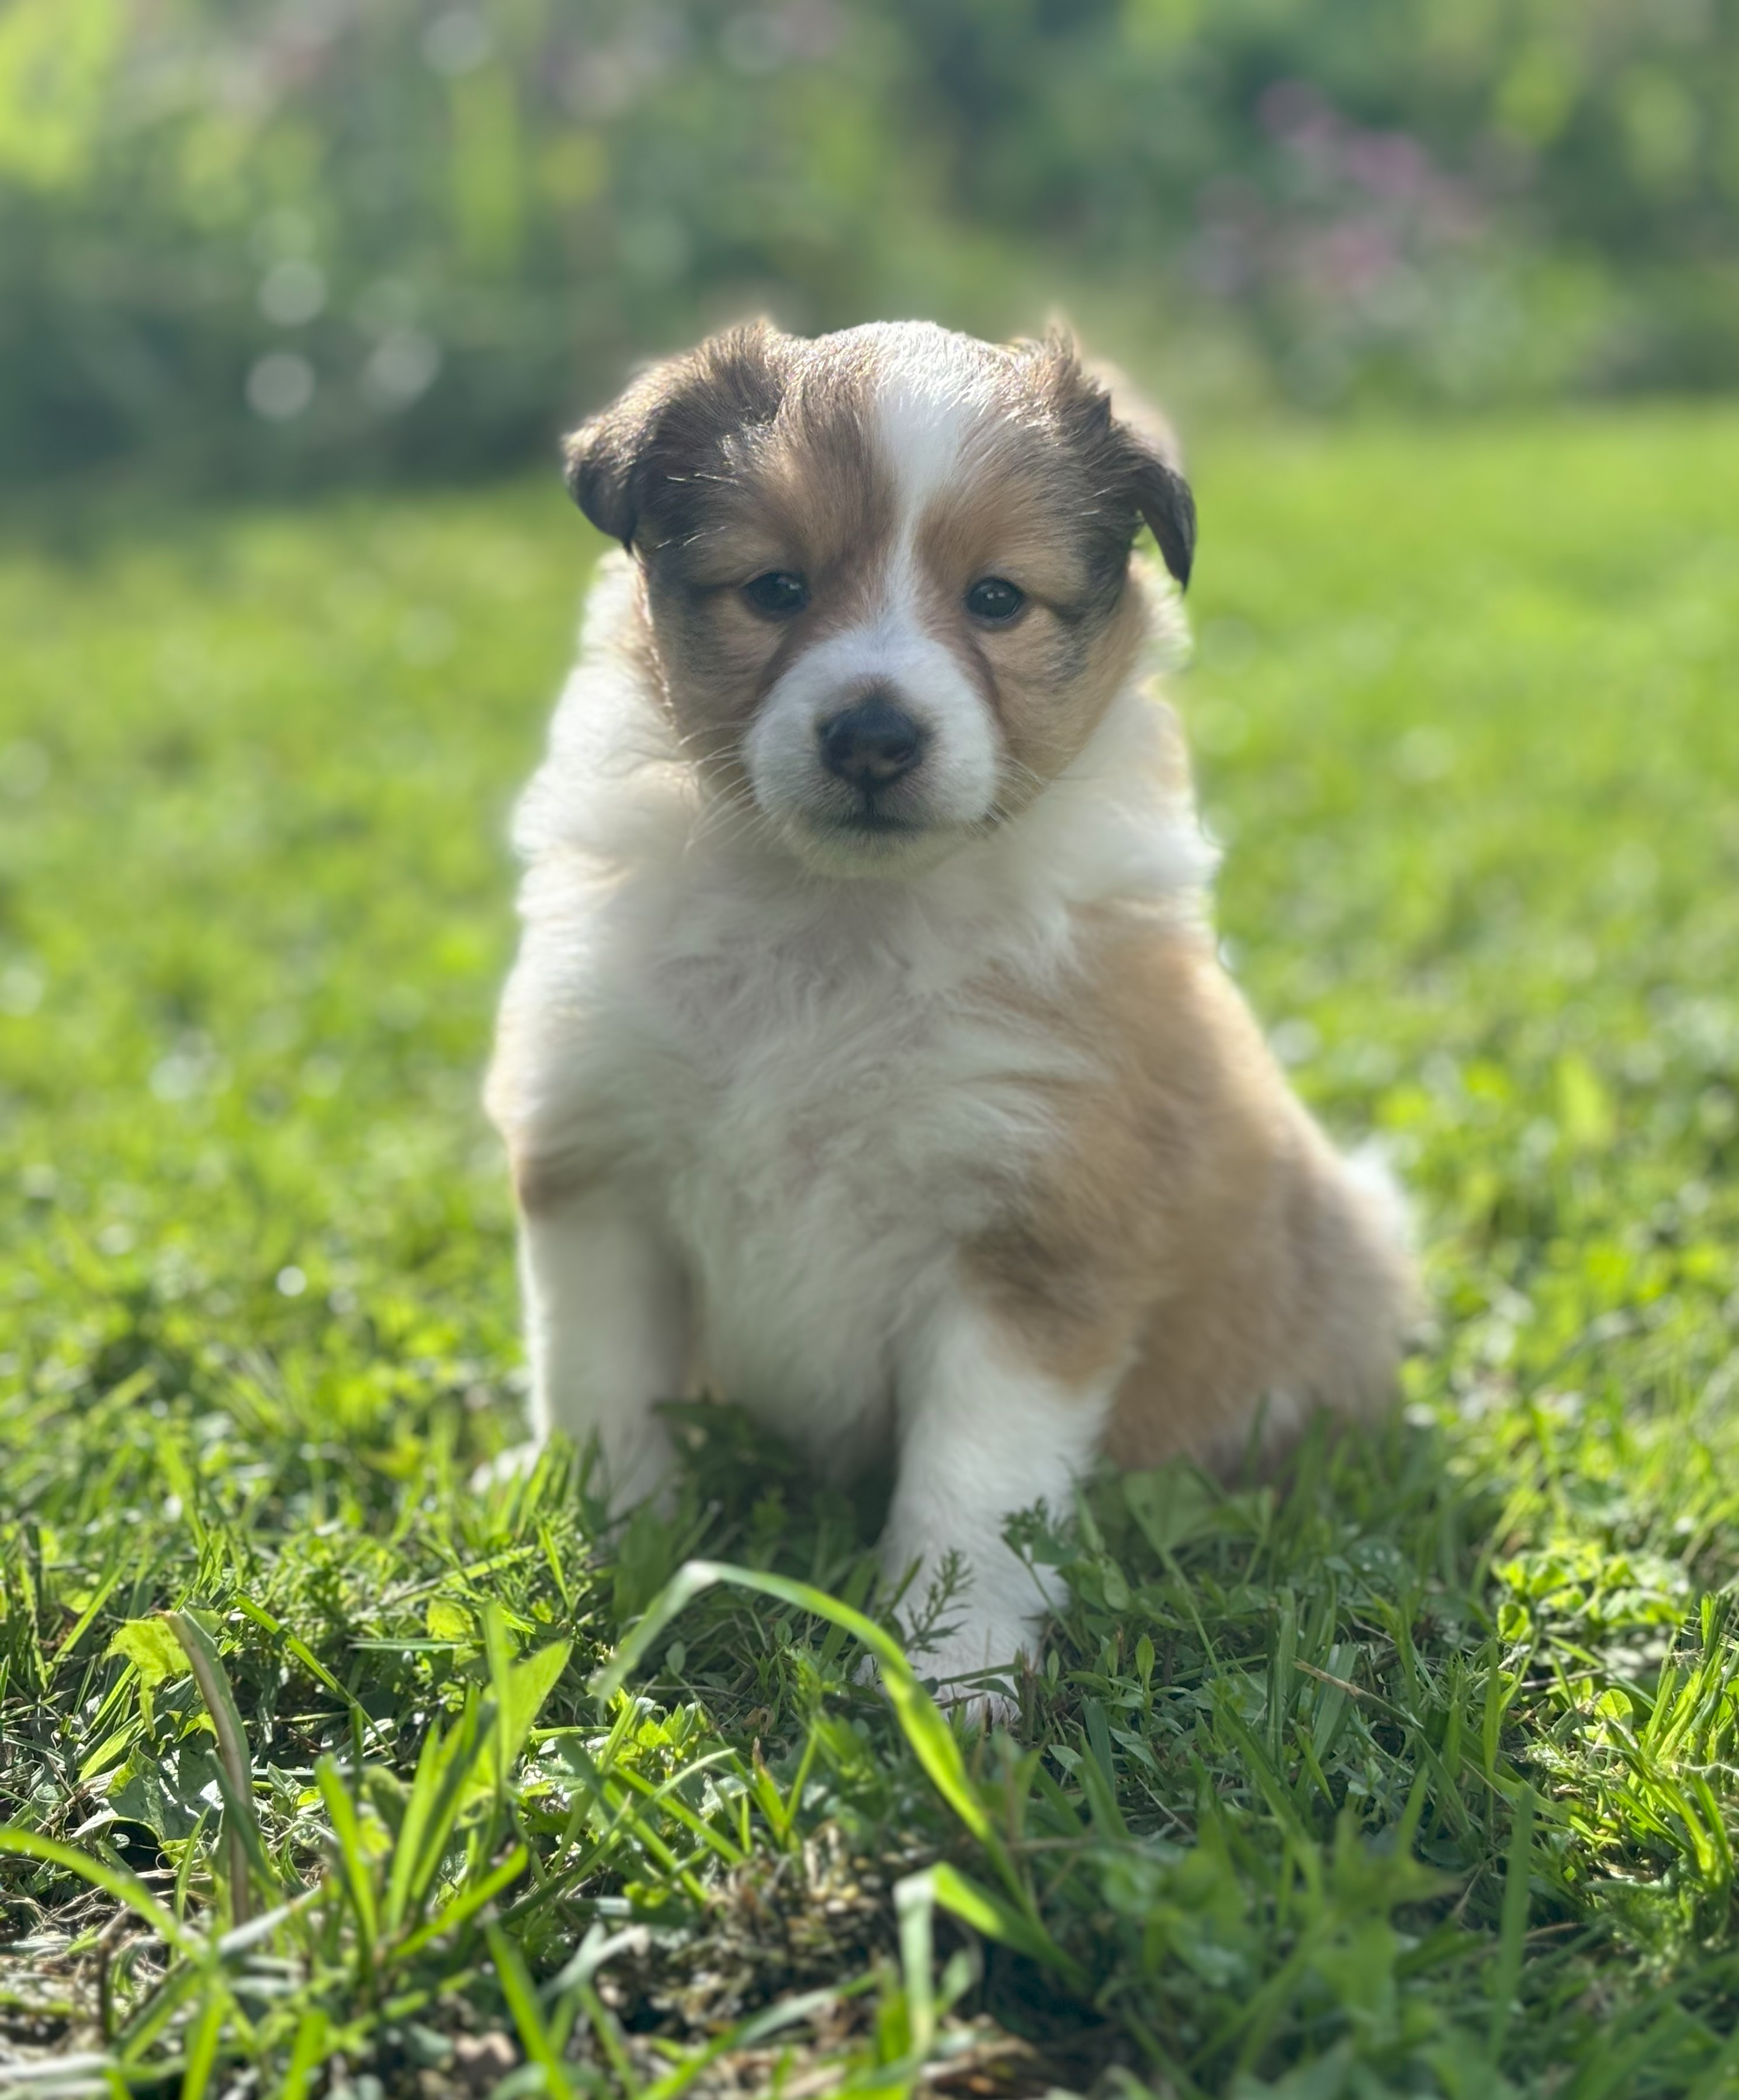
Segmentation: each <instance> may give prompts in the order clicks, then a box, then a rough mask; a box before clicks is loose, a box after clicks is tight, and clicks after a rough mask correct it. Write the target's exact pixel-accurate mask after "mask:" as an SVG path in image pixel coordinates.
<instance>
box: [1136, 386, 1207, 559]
mask: <svg viewBox="0 0 1739 2100" xmlns="http://www.w3.org/2000/svg"><path fill="white" fill-rule="evenodd" d="M1126 427H1127V426H1126ZM1130 435H1131V436H1132V438H1133V439H1134V452H1135V459H1134V494H1135V507H1136V509H1137V510H1138V511H1139V512H1140V513H1141V517H1142V518H1143V519H1144V521H1145V523H1146V525H1147V527H1148V528H1149V530H1150V532H1152V534H1153V536H1154V539H1155V540H1158V542H1159V553H1160V555H1161V557H1162V558H1163V560H1164V562H1165V565H1166V567H1167V568H1168V569H1169V570H1170V571H1172V575H1173V576H1176V579H1177V582H1178V588H1179V589H1186V588H1187V587H1188V585H1189V571H1190V567H1191V565H1192V564H1193V563H1194V560H1195V498H1194V496H1192V495H1191V494H1190V492H1189V483H1188V482H1187V481H1185V479H1184V478H1183V476H1182V475H1181V474H1180V473H1179V472H1178V470H1177V469H1176V467H1175V466H1173V465H1172V462H1171V461H1170V460H1168V459H1167V457H1165V455H1164V453H1163V452H1160V451H1159V449H1158V448H1157V447H1155V446H1154V445H1152V444H1151V443H1149V442H1148V441H1147V440H1146V439H1144V438H1142V437H1141V435H1140V433H1139V432H1136V431H1131V432H1130Z"/></svg>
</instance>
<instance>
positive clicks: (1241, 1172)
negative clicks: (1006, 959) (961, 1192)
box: [969, 908, 1408, 1466]
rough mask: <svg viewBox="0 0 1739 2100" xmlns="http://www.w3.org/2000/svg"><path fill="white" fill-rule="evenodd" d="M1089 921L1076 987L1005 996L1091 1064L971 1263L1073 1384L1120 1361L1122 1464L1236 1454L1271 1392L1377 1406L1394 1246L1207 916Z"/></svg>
mask: <svg viewBox="0 0 1739 2100" xmlns="http://www.w3.org/2000/svg"><path fill="white" fill-rule="evenodd" d="M1081 930H1082V938H1083V962H1082V965H1081V968H1080V971H1079V975H1078V977H1076V978H1075V980H1074V982H1072V984H1071V985H1070V988H1069V991H1068V994H1067V995H1066V999H1057V1000H1054V1001H1051V1002H1047V1003H1046V1004H1045V1006H1044V1010H1043V1011H1042V1012H1038V1011H1035V1010H1034V1008H1033V1006H1032V1003H1031V997H1030V995H1028V996H1027V997H1026V999H1018V1000H1014V1001H1013V1002H1012V1003H1013V1004H1014V1005H1015V1006H1016V1007H1017V1008H1019V1009H1022V1017H1023V1018H1025V1019H1026V1020H1027V1021H1029V1022H1032V1021H1037V1022H1039V1023H1040V1024H1041V1025H1043V1026H1044V1027H1045V1028H1046V1029H1047V1030H1056V1031H1057V1032H1059V1033H1060V1034H1061V1035H1062V1037H1063V1038H1064V1039H1066V1040H1067V1041H1069V1042H1070V1043H1073V1044H1075V1046H1076V1048H1078V1049H1079V1052H1080V1054H1081V1057H1082V1061H1083V1066H1084V1074H1085V1076H1084V1077H1082V1078H1081V1079H1078V1080H1072V1081H1069V1082H1063V1083H1058V1084H1057V1087H1056V1088H1055V1092H1054V1098H1053V1103H1052V1106H1053V1112H1054V1114H1055V1116H1056V1118H1057V1142H1056V1145H1055V1146H1054V1148H1053V1150H1052V1152H1051V1154H1050V1156H1049V1158H1048V1160H1046V1161H1045V1162H1044V1163H1043V1165H1042V1166H1041V1167H1040V1168H1039V1171H1037V1172H1036V1173H1035V1175H1034V1176H1031V1179H1030V1180H1029V1181H1028V1182H1027V1183H1026V1185H1025V1186H1024V1188H1023V1189H1022V1191H1021V1192H1020V1194H1019V1196H1018V1198H1017V1199H1016V1200H1015V1201H1014V1202H1013V1203H1012V1204H1011V1207H1010V1210H1009V1215H1008V1216H1007V1218H1006V1220H1004V1223H1003V1224H1002V1225H1001V1226H1000V1227H999V1228H998V1229H996V1230H995V1231H994V1232H992V1233H989V1234H986V1236H985V1237H983V1238H982V1239H981V1240H980V1242H978V1245H977V1246H974V1247H973V1248H972V1249H971V1250H970V1252H969V1270H970V1273H971V1274H972V1276H973V1279H974V1281H975V1282H977V1284H978V1287H979V1288H980V1289H982V1290H983V1291H984V1292H985V1293H986V1295H987V1298H988V1299H989V1302H990V1303H991V1304H992V1306H993V1307H994V1308H995V1310H996V1311H997V1312H998V1313H999V1314H1000V1317H1002V1318H1003V1319H1004V1320H1005V1321H1007V1322H1008V1323H1009V1326H1010V1328H1011V1329H1012V1330H1013V1332H1014V1333H1015V1334H1016V1335H1018V1337H1019V1338H1020V1340H1021V1342H1022V1345H1023V1347H1024V1348H1025V1349H1026V1351H1027V1352H1029V1353H1030V1354H1031V1356H1032V1357H1033V1358H1034V1360H1035V1361H1037V1362H1039V1364H1041V1365H1043V1366H1044V1368H1045V1369H1046V1370H1048V1371H1049V1372H1050V1373H1051V1374H1053V1376H1055V1377H1057V1379H1060V1380H1061V1381H1062V1382H1063V1383H1066V1384H1070V1385H1075V1386H1080V1387H1086V1386H1088V1384H1090V1383H1093V1382H1095V1381H1097V1380H1098V1379H1102V1378H1104V1377H1105V1376H1106V1375H1107V1374H1111V1373H1114V1372H1116V1371H1118V1370H1119V1367H1120V1366H1121V1367H1122V1371H1121V1380H1120V1383H1119V1387H1118V1389H1117V1399H1116V1403H1115V1407H1114V1413H1113V1417H1112V1422H1111V1426H1110V1434H1109V1438H1108V1448H1109V1450H1110V1455H1111V1457H1112V1458H1113V1459H1114V1460H1115V1461H1116V1462H1118V1463H1119V1464H1120V1465H1124V1466H1147V1465H1154V1464H1157V1463H1158V1462H1159V1461H1160V1460H1161V1459H1163V1458H1170V1457H1173V1456H1176V1455H1177V1454H1189V1455H1190V1456H1193V1457H1195V1458H1198V1459H1201V1460H1203V1461H1204V1462H1210V1463H1224V1462H1228V1461H1229V1460H1232V1459H1234V1458H1236V1457H1237V1455H1238V1451H1239V1449H1240V1448H1241V1445H1242V1440H1243V1439H1244V1437H1245V1436H1246V1435H1247V1433H1248V1431H1249V1428H1250V1426H1251V1422H1252V1419H1253V1418H1254V1415H1255V1413H1256V1409H1257V1407H1258V1405H1259V1404H1260V1402H1261V1401H1262V1399H1263V1398H1264V1396H1265V1395H1270V1394H1272V1395H1274V1396H1282V1395H1283V1396H1286V1401H1287V1402H1289V1403H1298V1404H1300V1405H1303V1404H1310V1405H1325V1406H1327V1407H1330V1408H1334V1409H1339V1410H1344V1411H1347V1412H1352V1413H1357V1412H1361V1411H1363V1410H1367V1409H1369V1408H1370V1407H1371V1406H1373V1405H1376V1404H1377V1403H1378V1402H1379V1401H1381V1400H1382V1399H1383V1398H1384V1396H1386V1393H1387V1391H1388V1387H1389V1386H1390V1384H1391V1383H1392V1380H1393V1371H1394V1366H1395V1363H1396V1361H1397V1356H1398V1353H1399V1347H1400V1340H1401V1331H1402V1328H1403V1326H1404V1323H1405V1319H1406V1311H1407V1303H1406V1294H1407V1287H1408V1286H1407V1282H1406V1264H1405V1260H1404V1257H1403V1255H1402V1254H1401V1250H1400V1249H1398V1248H1397V1247H1393V1246H1390V1245H1388V1243H1387V1242H1386V1241H1385V1239H1384V1234H1383V1232H1382V1229H1381V1226H1380V1223H1379V1220H1377V1219H1376V1217H1375V1215H1373V1212H1372V1211H1371V1209H1370V1207H1369V1206H1368V1205H1367V1204H1366V1202H1365V1200H1364V1198H1362V1195H1361V1193H1359V1191H1358V1190H1357V1189H1356V1188H1355V1186H1354V1185H1353V1183H1352V1181H1351V1180H1350V1179H1349V1177H1348V1174H1347V1171H1346V1170H1345V1168H1344V1166H1343V1164H1342V1163H1341V1162H1340V1160H1339V1158H1337V1157H1336V1156H1335V1153H1334V1152H1333V1150H1332V1149H1331V1147H1330V1145H1328V1143H1327V1140H1326V1139H1325V1138H1324V1137H1323V1136H1322V1133H1321V1132H1320V1131H1319V1130H1318V1129H1317V1127H1316V1125H1315V1124H1314V1123H1313V1122H1312V1120H1311V1118H1309V1115H1308V1114H1306V1112H1305V1111H1304V1109H1303V1108H1302V1107H1301V1106H1300V1105H1299V1103H1298V1102H1297V1101H1296V1100H1295V1098H1294V1096H1292V1094H1291V1091H1290V1090H1289V1088H1288V1087H1287V1083H1286V1082H1285V1079H1283V1077H1282V1074H1281V1073H1280V1071H1279V1070H1278V1067H1277V1066H1276V1065H1275V1064H1274V1062H1273V1059H1272V1057H1271V1056H1270V1055H1269V1051H1268V1049H1267V1047H1266V1045H1265V1043H1264V1042H1263V1040H1262V1039H1261V1036H1260V1032H1259V1031H1258V1030H1257V1028H1256V1024H1255V1022H1254V1021H1252V1020H1251V1017H1250V1014H1249V1012H1248V1010H1247V1008H1246V1007H1245V1005H1244V1004H1243V1001H1242V999H1241V998H1240V997H1239V996H1238V992H1237V991H1236V990H1235V989H1234V986H1232V984H1231V983H1230V982H1229V980H1228V979H1227V978H1226V977H1225V975H1224V973H1222V972H1221V971H1220V968H1219V967H1218V965H1217V964H1216V961H1215V960H1214V958H1213V955H1212V951H1211V949H1210V947H1209V945H1208V942H1207V938H1206V937H1205V936H1203V935H1202V934H1200V933H1195V932H1193V931H1190V930H1188V929H1183V928H1181V927H1172V926H1166V925H1164V924H1161V923H1159V922H1158V921H1156V920H1154V919H1153V918H1152V917H1151V916H1148V915H1141V914H1140V913H1138V912H1136V911H1123V910H1120V909H1116V908H1108V909H1105V910H1102V911H1097V912H1095V913H1094V914H1092V916H1091V919H1090V920H1086V921H1084V924H1083V926H1082V929H1081ZM1282 1426H1285V1425H1282Z"/></svg>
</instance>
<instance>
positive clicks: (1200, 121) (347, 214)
mask: <svg viewBox="0 0 1739 2100" xmlns="http://www.w3.org/2000/svg"><path fill="white" fill-rule="evenodd" d="M1059 306H1060V307H1063V308H1064V309H1065V310H1066V311H1068V312H1069V313H1070V315H1071V316H1072V317H1073V318H1074V319H1075V320H1076V322H1077V324H1079V326H1080V327H1081V329H1083V331H1084V333H1086V334H1087V335H1088V337H1089V339H1090V341H1091V342H1092V343H1093V345H1094V346H1096V347H1098V348H1101V349H1103V350H1106V351H1110V352H1111V353H1113V354H1114V355H1117V356H1119V358H1120V359H1122V360H1123V361H1124V362H1126V363H1128V364H1132V365H1133V366H1134V367H1136V368H1137V369H1138V370H1139V371H1140V372H1141V373H1143V374H1144V375H1147V376H1150V377H1154V378H1156V379H1157V380H1158V381H1159V383H1160V384H1161V386H1163V390H1164V391H1165V392H1166V394H1167V396H1168V398H1169V399H1171V400H1172V402H1173V403H1174V404H1176V405H1177V406H1178V407H1179V408H1181V409H1182V410H1183V411H1184V412H1185V413H1186V414H1187V413H1189V412H1199V413H1212V412H1233V411H1238V410H1242V409H1244V408H1251V407H1257V406H1265V405H1266V406H1272V405H1276V404H1294V405H1297V406H1300V407H1303V408H1308V409H1310V410H1313V411H1326V410H1336V409H1344V408H1357V407H1360V406H1363V405H1366V404H1384V405H1392V406H1405V407H1407V408H1411V409H1414V410H1422V409H1423V410H1429V409H1449V408H1464V407H1469V406H1485V405H1489V404H1510V403H1516V402H1520V401H1535V402H1538V401H1541V400H1543V399H1555V398H1556V399H1561V398H1569V397H1579V396H1593V395H1613V394H1617V393H1620V392H1639V391H1646V392H1651V393H1661V392H1668V391H1680V392H1683V391H1693V390H1705V391H1706V390H1715V389H1719V388H1725V387H1728V386H1731V385H1732V382H1733V381H1734V380H1735V378H1736V377H1739V0H1216V4H1214V5H1212V6H1210V5H1208V4H1207V0H783V4H772V5H766V6H757V5H753V4H751V5H744V4H740V0H493V4H490V5H488V6H468V5H452V4H447V0H7V6H6V7H5V9H4V11H3V13H0V476H4V477H5V479H7V481H9V482H11V483H14V484H16V483H20V482H23V483H26V484H40V483H42V482H43V481H44V480H46V479H51V478H62V479H64V478H65V477H68V476H71V477H74V478H75V479H85V480H88V479H93V478H102V477H106V476H107V475H108V474H112V473H113V471H114V470H117V469H120V470H123V471H124V472H126V473H127V474H129V475H131V474H136V473H137V472H139V471H140V470H143V472H144V473H146V474H148V475H149V476H150V477H152V479H166V480H168V481H170V482H173V483H176V484H179V485H184V486H186V487H189V488H192V489H196V490H206V489H217V488H223V487H235V488H242V489H259V490H262V491H268V492H270V491H280V490H287V489H290V488H294V487H301V486H310V485H313V484H316V483H329V482H332V481H334V480H356V479H383V478H401V479H402V478H407V477H423V476H453V475H463V474H475V473H478V472H479V471H484V470H496V469H497V468H501V467H506V466H511V465H517V464H519V462H521V461H524V460H526V459H527V458H532V457H538V456H547V454H548V452H549V449H550V444H551V441H552V439H553V436H554V434H555V433H556V432H557V431H558V430H559V428H560V427H561V426H563V423H564V421H567V420H568V419H570V418H571V417H573V416H574V415H575V414H576V412H578V411H580V409H582V408H585V407H588V406H589V405H592V404H594V403H595V402H596V401H597V400H598V399H601V398H602V397H603V396H604V395H607V393H609V392H610V391H611V390H612V389H613V388H614V386H616V384H617V383H618V382H619V381H620V377H621V376H622V373H623V372H624V370H625V368H626V367H627V366H628V364H629V363H630V362H631V361H632V360H633V359H634V358H635V357H636V356H638V355H643V354H645V353H647V352H649V351H657V350H661V349H666V348H671V347H675V346H680V345H682V344H683V343H684V342H687V341H689V340H691V339H692V338H693V337H695V335H696V334H697V333H700V331H702V330H703V329H705V328H706V327H707V326H708V325H709V324H713V323H715V322H717V321H719V320H723V319H727V318H730V317H734V316H735V315H739V314H741V313H742V312H744V311H746V310H749V309H766V310H768V311H771V312H773V313H774V314H775V315H776V316H778V317H779V319H780V320H783V321H784V322H785V323H786V324H788V325H789V326H791V327H793V328H797V329H805V330H813V329H823V328H829V327H833V326H837V325H841V324H849V323H851V322H854V321H856V320H863V319H865V318H869V317H872V316H886V315H907V314H924V315H933V316H934V317H936V318H938V319H941V320H947V321H950V322H953V323H956V324H959V325H961V326H964V327H967V328H969V329H973V330H976V331H978V332H980V333H992V334H1006V333H1014V332H1020V331H1022V330H1030V329H1033V328H1034V327H1035V326H1036V325H1038V324H1039V323H1041V322H1042V321H1043V320H1044V317H1045V316H1046V315H1047V313H1048V311H1050V310H1051V309H1052V308H1053V307H1059Z"/></svg>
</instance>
